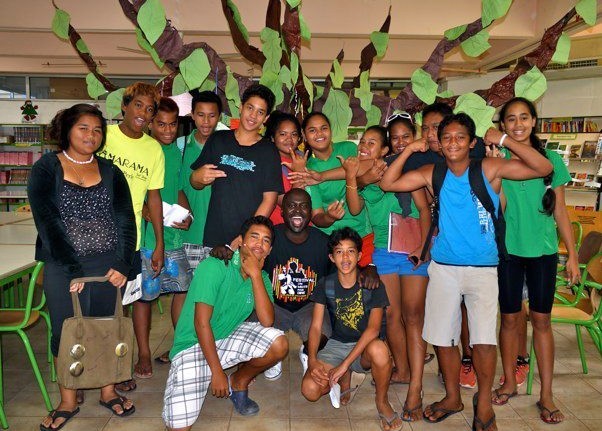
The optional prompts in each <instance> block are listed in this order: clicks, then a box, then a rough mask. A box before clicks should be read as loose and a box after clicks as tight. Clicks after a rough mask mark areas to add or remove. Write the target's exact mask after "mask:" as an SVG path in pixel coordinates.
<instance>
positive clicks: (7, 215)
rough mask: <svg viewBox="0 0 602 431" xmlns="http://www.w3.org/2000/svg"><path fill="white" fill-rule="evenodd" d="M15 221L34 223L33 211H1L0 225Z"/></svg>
mask: <svg viewBox="0 0 602 431" xmlns="http://www.w3.org/2000/svg"><path fill="white" fill-rule="evenodd" d="M13 223H25V224H33V216H32V215H31V213H16V212H6V211H3V212H0V226H3V225H6V224H13Z"/></svg>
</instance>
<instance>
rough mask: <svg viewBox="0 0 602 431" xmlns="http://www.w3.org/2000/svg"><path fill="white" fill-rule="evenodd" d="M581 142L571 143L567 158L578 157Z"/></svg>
mask: <svg viewBox="0 0 602 431" xmlns="http://www.w3.org/2000/svg"><path fill="white" fill-rule="evenodd" d="M581 151H582V146H581V144H573V145H571V147H570V149H569V159H578V158H580V157H581Z"/></svg>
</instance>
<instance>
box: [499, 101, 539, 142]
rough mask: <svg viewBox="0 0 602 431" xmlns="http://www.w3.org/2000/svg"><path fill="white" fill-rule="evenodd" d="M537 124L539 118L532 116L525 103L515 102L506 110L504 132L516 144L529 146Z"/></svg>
mask: <svg viewBox="0 0 602 431" xmlns="http://www.w3.org/2000/svg"><path fill="white" fill-rule="evenodd" d="M536 122H537V117H534V116H533V115H532V114H531V111H530V110H529V107H528V106H527V105H526V104H525V103H523V102H513V103H512V104H511V105H509V106H508V107H507V108H506V113H505V116H504V118H503V119H502V130H503V131H504V132H505V133H506V134H508V136H510V137H511V138H512V139H514V140H515V141H516V142H519V143H521V144H529V143H530V141H529V137H530V135H531V132H532V131H533V127H535V123H536Z"/></svg>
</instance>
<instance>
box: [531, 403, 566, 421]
mask: <svg viewBox="0 0 602 431" xmlns="http://www.w3.org/2000/svg"><path fill="white" fill-rule="evenodd" d="M535 405H536V406H537V408H538V410H539V418H540V419H541V420H542V421H544V422H545V423H547V424H552V425H556V424H559V423H560V422H562V421H563V420H564V419H561V420H559V421H555V420H554V419H553V418H552V415H553V414H554V413H560V410H559V409H556V410H553V411H552V410H550V409H549V408H547V407H544V405H543V404H542V403H541V401H537V403H535ZM546 414H547V415H548V417H547V418H546V416H545V415H546Z"/></svg>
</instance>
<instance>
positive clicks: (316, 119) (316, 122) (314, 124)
mask: <svg viewBox="0 0 602 431" xmlns="http://www.w3.org/2000/svg"><path fill="white" fill-rule="evenodd" d="M303 136H304V137H305V141H306V142H307V144H308V145H309V146H310V147H311V149H312V150H314V151H316V152H325V151H328V149H329V148H330V146H331V144H332V132H331V130H330V125H329V124H328V121H326V119H325V118H324V117H323V116H321V115H314V116H313V117H311V118H310V119H309V121H308V122H307V124H306V126H305V129H304V130H303Z"/></svg>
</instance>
